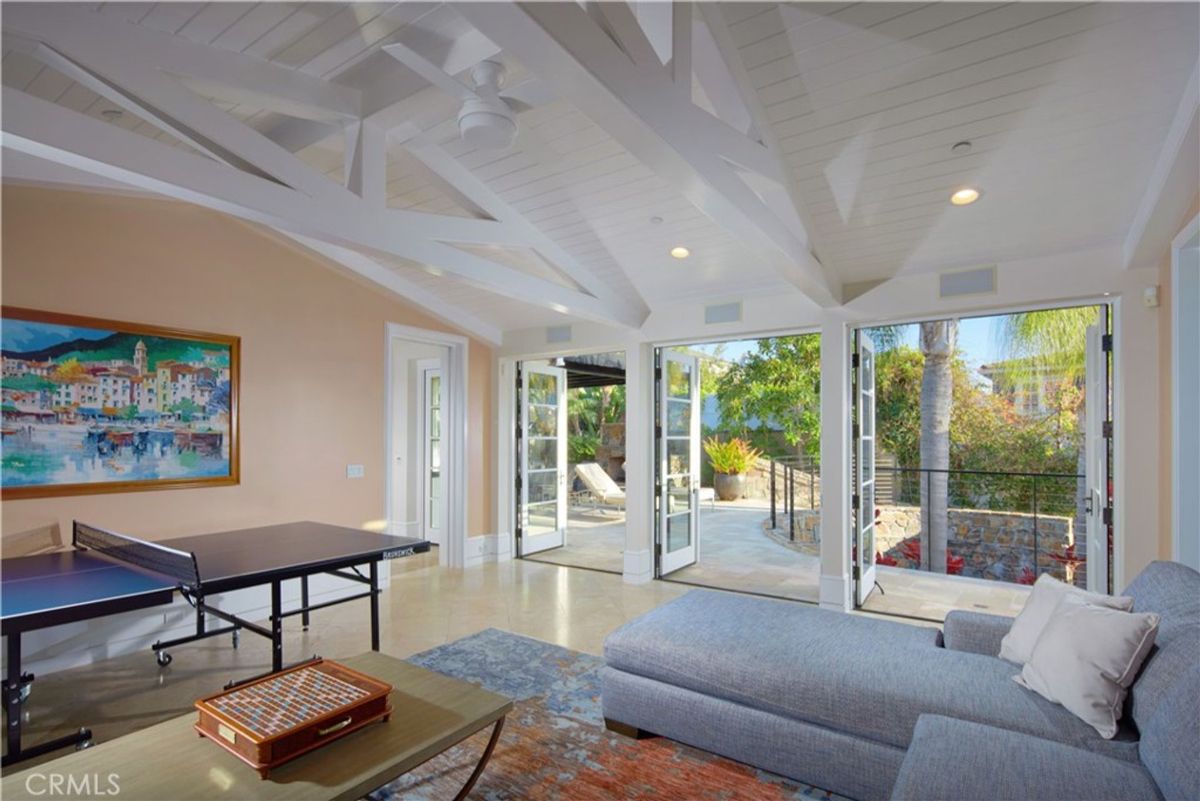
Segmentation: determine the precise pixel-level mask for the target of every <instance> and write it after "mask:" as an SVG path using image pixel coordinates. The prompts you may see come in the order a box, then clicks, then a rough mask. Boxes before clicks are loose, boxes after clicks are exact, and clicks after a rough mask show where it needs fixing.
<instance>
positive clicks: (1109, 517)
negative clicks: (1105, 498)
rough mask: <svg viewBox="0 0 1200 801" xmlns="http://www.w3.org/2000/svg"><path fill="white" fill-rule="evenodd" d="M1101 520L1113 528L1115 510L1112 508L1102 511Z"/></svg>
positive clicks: (1108, 507) (1106, 507) (1105, 508)
mask: <svg viewBox="0 0 1200 801" xmlns="http://www.w3.org/2000/svg"><path fill="white" fill-rule="evenodd" d="M1101 519H1102V520H1103V521H1104V525H1106V526H1111V525H1112V524H1113V510H1112V507H1111V506H1105V507H1104V509H1103V510H1102V511H1101Z"/></svg>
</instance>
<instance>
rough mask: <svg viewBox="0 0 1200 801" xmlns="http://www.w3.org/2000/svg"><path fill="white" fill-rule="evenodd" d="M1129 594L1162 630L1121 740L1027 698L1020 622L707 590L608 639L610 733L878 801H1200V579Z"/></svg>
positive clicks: (1174, 578)
mask: <svg viewBox="0 0 1200 801" xmlns="http://www.w3.org/2000/svg"><path fill="white" fill-rule="evenodd" d="M1125 594H1127V595H1130V596H1132V597H1133V599H1134V609H1135V610H1137V611H1141V612H1157V613H1158V614H1160V615H1161V616H1162V622H1161V624H1160V629H1159V633H1158V636H1157V640H1156V645H1155V647H1154V650H1153V651H1152V652H1151V655H1150V657H1149V658H1148V659H1147V660H1146V663H1145V665H1144V667H1143V669H1142V671H1141V673H1140V675H1139V677H1138V679H1137V680H1136V681H1135V683H1134V685H1133V687H1132V690H1131V692H1130V696H1129V698H1128V700H1127V701H1126V711H1125V715H1124V718H1123V721H1122V730H1121V732H1120V733H1118V735H1117V736H1116V737H1115V738H1113V739H1112V740H1105V739H1103V738H1101V737H1100V735H1099V734H1098V733H1097V732H1096V731H1095V730H1094V729H1093V728H1091V727H1090V726H1088V725H1087V724H1086V723H1084V722H1083V721H1081V720H1079V719H1078V718H1076V717H1075V716H1074V715H1072V714H1071V713H1070V712H1068V711H1067V710H1066V709H1064V708H1063V707H1061V706H1059V705H1057V704H1053V703H1050V702H1049V701H1047V700H1045V699H1044V698H1042V697H1041V696H1038V695H1036V694H1035V693H1033V692H1031V691H1029V690H1026V689H1024V688H1022V687H1021V686H1020V685H1018V684H1017V683H1016V682H1015V681H1013V680H1012V677H1013V676H1014V675H1016V674H1017V673H1019V672H1020V669H1019V667H1017V666H1016V665H1014V664H1012V663H1010V662H1006V661H1004V660H1002V659H1000V658H999V657H997V656H995V654H997V653H998V652H999V648H1000V640H1001V638H1002V637H1003V636H1004V634H1005V633H1006V632H1007V631H1008V626H1009V624H1010V623H1011V619H1010V618H1003V617H997V616H992V615H982V614H977V613H963V612H955V613H952V614H951V615H950V616H949V617H948V618H947V619H946V623H945V626H944V631H939V630H937V629H934V628H919V627H915V626H911V625H907V624H903V623H893V622H890V621H884V620H877V619H873V618H867V617H863V616H857V615H846V614H841V613H838V612H829V611H825V610H821V609H816V608H813V607H809V606H804V605H801V604H796V603H792V602H787V601H772V600H768V599H763V598H756V597H749V596H739V595H732V594H726V593H718V592H709V591H700V590H698V591H694V592H691V593H688V594H687V595H685V596H683V597H682V598H679V599H677V600H675V601H672V602H670V603H667V604H664V605H663V606H660V607H658V608H657V609H655V610H653V611H651V612H650V613H648V614H646V615H644V616H642V617H640V618H638V619H636V620H633V621H631V622H629V623H628V624H626V625H625V626H623V627H621V628H620V629H618V630H616V631H615V632H613V633H612V634H611V635H610V636H609V637H608V639H607V641H606V642H605V646H604V656H605V662H606V665H605V667H604V668H603V673H602V680H603V689H602V704H603V708H604V716H605V719H606V721H608V723H609V727H610V728H612V729H614V730H616V731H619V732H622V733H625V734H628V735H632V736H642V735H646V734H655V735H661V736H665V737H669V738H671V739H674V740H678V741H680V742H683V743H687V744H689V745H693V746H696V747H698V748H702V749H704V750H707V751H711V752H713V753H716V754H721V755H723V756H727V757H730V758H732V759H736V760H739V761H741V762H745V763H747V764H750V765H754V766H756V767H759V768H762V769H764V770H768V771H772V772H774V773H778V774H781V775H783V776H787V777H790V778H793V779H796V780H798V781H802V782H807V783H809V784H813V785H816V786H817V787H821V788H824V789H827V790H832V791H834V792H836V793H839V794H841V795H845V796H849V797H851V798H855V799H860V800H861V801H867V800H868V799H887V798H891V799H892V801H937V800H938V799H946V800H947V801H951V800H952V801H966V800H967V799H979V801H984V800H985V799H986V800H987V801H995V800H998V799H1014V801H1016V800H1017V799H1020V801H1026V800H1027V799H1056V800H1058V799H1063V800H1066V799H1078V801H1102V800H1104V799H1114V801H1115V800H1118V799H1119V800H1121V801H1124V800H1126V799H1166V800H1167V801H1176V799H1180V800H1181V801H1196V799H1200V757H1198V756H1197V748H1198V744H1200V573H1197V572H1196V571H1194V570H1191V569H1189V568H1187V567H1184V566H1182V565H1179V564H1175V563H1171V562H1156V563H1154V564H1152V565H1150V566H1149V567H1147V568H1146V569H1145V570H1144V571H1143V572H1142V573H1141V574H1140V575H1139V576H1138V577H1137V578H1136V579H1135V580H1134V581H1133V582H1132V583H1131V584H1130V585H1129V587H1128V589H1127V590H1126V592H1125Z"/></svg>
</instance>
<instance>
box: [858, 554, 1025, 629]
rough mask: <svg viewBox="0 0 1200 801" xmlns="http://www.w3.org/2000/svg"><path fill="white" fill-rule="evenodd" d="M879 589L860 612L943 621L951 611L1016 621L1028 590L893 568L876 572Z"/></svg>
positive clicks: (1014, 585)
mask: <svg viewBox="0 0 1200 801" xmlns="http://www.w3.org/2000/svg"><path fill="white" fill-rule="evenodd" d="M877 571H878V572H877V577H876V582H877V583H878V584H879V586H880V587H881V588H882V589H883V592H880V591H879V590H878V589H877V590H875V592H873V593H871V595H870V596H869V597H868V598H867V600H866V603H864V604H863V605H862V608H863V609H864V610H866V611H869V612H878V613H881V614H890V615H906V616H908V617H918V618H924V619H926V620H936V621H943V620H945V619H946V613H947V612H949V611H950V610H952V609H966V610H967V611H970V612H987V613H988V614H992V615H1008V616H1012V617H1015V616H1016V614H1017V613H1018V612H1020V611H1021V607H1022V606H1024V605H1025V600H1026V599H1027V598H1028V597H1029V587H1025V586H1022V585H1020V584H1007V583H1004V582H1000V581H985V580H983V579H965V578H959V577H957V576H935V575H931V574H929V573H921V572H918V571H915V570H904V569H901V568H895V567H885V566H881V567H878V568H877Z"/></svg>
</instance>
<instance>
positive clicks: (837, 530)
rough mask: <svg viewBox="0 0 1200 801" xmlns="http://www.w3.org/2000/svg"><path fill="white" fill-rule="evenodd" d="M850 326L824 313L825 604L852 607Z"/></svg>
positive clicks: (822, 596)
mask: <svg viewBox="0 0 1200 801" xmlns="http://www.w3.org/2000/svg"><path fill="white" fill-rule="evenodd" d="M850 408H851V397H850V331H849V327H848V326H847V323H846V319H845V317H843V316H842V315H841V314H839V313H838V312H836V311H831V310H826V311H824V312H823V314H822V316H821V588H820V601H821V606H822V607H823V608H825V609H834V610H838V611H842V612H848V611H850V609H851V608H852V604H851V600H850V599H851V596H852V592H853V588H854V587H853V582H852V581H851V579H850V571H851V567H852V565H851V564H850V543H851V526H850Z"/></svg>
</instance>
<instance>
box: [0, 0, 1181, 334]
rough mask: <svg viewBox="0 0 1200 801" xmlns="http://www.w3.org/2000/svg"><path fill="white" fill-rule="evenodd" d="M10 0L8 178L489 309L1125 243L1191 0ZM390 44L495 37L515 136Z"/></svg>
mask: <svg viewBox="0 0 1200 801" xmlns="http://www.w3.org/2000/svg"><path fill="white" fill-rule="evenodd" d="M4 11H5V13H4V19H3V33H4V41H3V61H2V63H0V73H2V75H0V77H2V81H3V85H4V95H3V136H4V139H3V145H4V154H5V162H4V172H5V177H6V178H23V179H26V180H44V181H50V182H68V183H70V182H76V183H89V182H90V181H95V182H97V183H102V184H103V185H105V186H114V185H123V186H128V187H131V188H133V189H135V190H138V191H144V192H151V193H155V194H160V195H166V196H170V197H176V198H180V199H184V200H188V201H191V202H196V203H200V204H203V205H207V206H210V207H212V208H216V209H219V210H222V211H226V212H229V213H232V214H235V215H238V216H241V217H244V218H246V219H250V220H254V221H257V222H260V223H263V224H266V225H269V226H271V227H273V228H277V229H278V230H280V231H281V232H283V233H284V234H287V235H289V236H291V237H293V238H295V239H297V240H298V241H300V242H302V243H303V244H306V245H307V246H309V247H312V248H313V249H315V250H318V251H319V252H321V253H322V254H323V255H325V256H326V257H328V258H331V259H335V260H337V261H339V262H341V263H342V264H343V265H345V266H346V267H347V268H349V269H351V270H355V271H357V272H359V273H361V274H363V275H364V276H366V277H368V278H370V279H371V280H376V281H378V282H380V283H382V284H384V285H385V286H388V287H389V288H391V289H392V290H394V291H396V292H398V293H400V294H403V295H405V296H407V297H409V298H412V299H413V300H415V301H416V302H418V303H420V304H422V305H425V306H427V307H429V309H430V310H431V311H432V312H433V313H435V314H438V315H440V316H442V317H444V318H446V319H448V320H450V321H452V322H455V323H457V324H459V325H463V326H464V327H466V328H467V329H468V330H470V331H471V332H472V333H474V334H476V335H478V336H482V337H484V338H487V339H491V340H496V339H498V338H499V336H500V335H501V333H502V332H503V331H504V330H508V329H513V328H524V327H528V326H532V325H544V324H551V323H555V322H561V321H565V320H567V319H574V318H583V319H591V320H600V321H603V322H607V323H611V324H614V325H619V326H627V327H631V328H636V327H638V326H639V325H640V324H641V322H642V320H643V319H644V318H645V317H646V315H647V314H648V313H649V312H650V311H651V310H653V309H656V308H661V307H663V306H666V305H668V304H674V303H678V302H680V301H684V300H687V301H695V302H705V301H715V300H720V301H725V300H730V299H737V298H741V297H749V296H754V295H762V294H775V295H779V294H789V293H791V294H795V295H797V297H799V296H801V295H806V296H808V297H809V298H811V299H812V300H814V301H816V302H817V303H819V304H822V305H834V304H837V303H839V302H840V301H841V299H842V298H843V297H844V295H843V293H844V287H845V286H846V285H851V284H858V283H861V282H876V281H879V280H885V279H888V278H890V277H893V276H897V275H902V274H905V273H910V272H917V271H930V270H939V269H946V268H952V267H959V266H967V265H972V264H980V263H989V262H993V261H997V260H1007V259H1017V258H1025V257H1035V256H1040V255H1048V254H1051V253H1058V252H1064V251H1068V250H1075V249H1083V248H1091V247H1096V246H1099V245H1104V244H1111V243H1117V242H1120V241H1122V240H1123V239H1125V238H1126V236H1127V234H1128V232H1129V230H1130V227H1131V225H1132V224H1133V221H1134V218H1135V216H1136V215H1137V213H1138V209H1139V204H1144V202H1145V201H1144V197H1145V195H1146V193H1147V191H1148V189H1149V188H1151V187H1150V185H1151V182H1152V174H1153V173H1154V171H1155V165H1156V162H1158V161H1160V160H1161V153H1162V151H1163V149H1164V146H1165V145H1167V144H1169V142H1168V139H1169V138H1170V131H1171V129H1172V125H1173V123H1175V122H1177V121H1176V117H1177V116H1178V112H1179V109H1180V106H1181V98H1182V99H1184V100H1185V101H1186V100H1187V98H1185V97H1184V95H1185V94H1186V92H1187V91H1191V92H1194V91H1195V83H1194V82H1195V71H1196V64H1197V46H1198V45H1197V40H1198V37H1197V31H1198V30H1200V17H1198V6H1197V5H1196V4H1194V3H1162V4H1158V3H1099V4H1077V3H1008V4H983V3H846V4H842V3H821V4H805V3H799V4H774V3H761V4H760V3H728V4H708V5H701V4H685V3H675V4H667V3H635V4H632V5H629V4H626V3H605V4H595V3H584V4H577V3H531V4H525V5H517V4H512V3H479V4H442V3H414V2H403V3H348V4H341V3H100V4H97V3H87V4H82V3H81V4H53V5H51V4H21V3H6V4H5V9H4ZM393 43H400V44H402V45H404V46H405V48H407V49H408V50H411V51H412V52H415V53H416V54H417V55H418V56H419V57H420V58H421V59H423V60H425V61H427V62H429V63H431V64H432V65H434V67H435V68H440V69H441V70H444V71H445V72H446V73H448V74H449V75H452V76H456V77H458V78H459V79H461V80H463V81H466V82H468V83H469V82H470V79H469V77H468V75H469V73H470V71H471V68H472V67H474V66H475V65H477V64H478V63H479V62H481V61H485V60H491V61H496V62H498V63H501V64H503V66H504V67H505V71H506V73H507V77H506V83H505V86H506V91H508V92H511V93H512V94H513V95H514V96H515V97H518V98H519V100H520V101H521V103H520V105H519V107H518V108H519V112H518V113H517V115H516V120H517V125H518V134H517V138H516V141H515V142H514V144H513V146H512V147H511V148H509V149H507V150H502V151H495V150H491V151H489V150H482V149H474V148H472V147H470V146H469V145H467V144H466V142H464V141H463V140H462V139H461V138H460V136H459V133H458V127H457V125H456V123H455V116H456V114H457V112H458V108H459V106H460V102H461V101H460V100H459V99H458V98H456V97H452V96H451V95H450V94H448V93H447V92H446V91H445V82H444V81H443V82H439V85H438V86H434V85H431V84H430V82H429V81H428V80H426V78H423V77H421V76H420V74H418V73H419V72H420V70H416V71H414V70H413V69H410V68H409V67H407V66H405V64H404V63H401V60H398V58H399V57H396V58H394V57H393V56H392V55H389V54H388V53H387V52H385V51H384V50H383V48H384V47H385V46H386V45H389V44H393ZM427 77H428V76H427ZM435 77H436V76H435ZM1189 79H1190V80H1191V81H1192V82H1193V83H1192V84H1191V88H1190V89H1187V88H1186V87H1188V86H1189V83H1188V82H1189ZM451 88H453V87H451ZM963 141H968V142H970V143H971V145H970V148H969V149H967V150H966V152H962V150H961V149H960V150H959V151H952V150H951V148H952V147H953V146H954V145H955V144H956V143H958V142H963ZM965 185H970V186H974V187H977V188H979V189H980V190H981V191H982V193H983V196H982V198H981V200H980V201H979V202H977V203H976V204H974V205H973V206H969V207H965V208H956V207H952V206H951V205H950V204H949V203H948V197H949V195H950V193H951V192H953V191H954V190H955V189H957V188H959V187H961V186H965ZM675 245H684V246H686V247H687V248H689V249H690V250H691V253H692V255H691V257H690V258H688V259H687V260H683V261H681V260H677V259H674V258H672V257H671V256H670V255H669V251H670V249H671V248H672V247H674V246H675Z"/></svg>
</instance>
